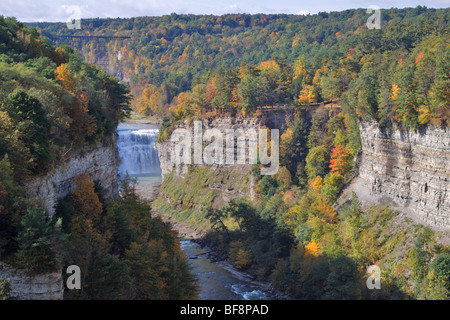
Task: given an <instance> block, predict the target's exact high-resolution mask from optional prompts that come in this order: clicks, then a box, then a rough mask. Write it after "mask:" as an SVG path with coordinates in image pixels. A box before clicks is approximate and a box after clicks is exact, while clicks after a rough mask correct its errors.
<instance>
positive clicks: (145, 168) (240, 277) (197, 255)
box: [117, 123, 271, 300]
mask: <svg viewBox="0 0 450 320" xmlns="http://www.w3.org/2000/svg"><path fill="white" fill-rule="evenodd" d="M117 133H118V141H117V146H118V151H119V156H120V158H121V163H120V165H119V175H120V176H123V175H125V174H126V173H127V172H128V174H129V175H130V176H132V177H133V178H135V179H136V190H137V191H138V193H139V194H140V195H141V196H143V197H145V198H147V199H148V200H153V198H154V194H155V193H157V191H158V190H157V189H158V188H159V185H160V183H161V180H162V177H161V167H160V165H161V164H160V160H159V158H158V152H157V150H156V148H155V141H156V137H157V135H158V127H157V126H155V125H151V124H147V123H140V124H129V123H121V124H120V125H119V127H118V128H117ZM165 218H166V220H167V217H165ZM169 219H170V220H172V221H171V222H172V226H173V228H174V229H175V230H177V229H178V230H177V231H179V240H180V245H181V248H182V250H183V251H184V253H185V255H186V257H187V258H188V260H189V264H190V266H191V268H192V272H193V274H194V275H195V277H196V278H197V279H198V284H199V296H198V298H199V299H200V300H266V299H270V298H271V297H270V293H268V292H269V291H270V284H267V283H259V282H254V281H253V280H252V278H251V277H250V276H249V275H247V274H245V273H242V272H240V271H238V270H236V269H235V268H233V267H232V266H231V264H229V263H227V262H224V261H219V262H213V261H211V259H210V253H211V251H210V249H208V247H205V246H202V245H200V243H199V242H198V241H194V239H192V234H193V233H194V232H195V231H194V230H189V227H188V226H186V225H182V224H180V223H179V222H175V223H173V219H172V218H170V217H169ZM180 228H184V229H183V230H184V231H185V232H183V231H181V230H179V229H180ZM186 230H188V231H187V232H186ZM180 231H181V232H180Z"/></svg>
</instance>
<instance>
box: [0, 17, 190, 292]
mask: <svg viewBox="0 0 450 320" xmlns="http://www.w3.org/2000/svg"><path fill="white" fill-rule="evenodd" d="M0 39H1V42H0V260H1V261H3V262H6V263H9V264H11V265H13V266H16V267H19V268H23V269H25V270H26V272H27V273H28V274H30V275H35V274H41V273H45V272H53V271H62V270H63V269H64V268H66V267H67V266H68V265H72V264H76V265H78V266H79V267H80V268H81V272H82V274H83V284H82V287H83V290H75V291H73V292H66V294H65V297H66V298H68V299H171V298H172V299H179V298H194V297H195V296H196V286H195V280H194V279H193V278H192V276H191V274H190V271H189V268H188V265H187V262H186V260H185V257H184V254H183V253H182V252H181V250H180V247H179V243H178V241H177V238H176V234H175V233H174V232H173V231H172V230H171V229H170V227H169V226H168V225H167V224H165V223H163V222H162V221H161V220H160V219H157V218H152V217H151V216H150V207H149V206H148V205H147V204H146V202H144V201H143V200H142V199H140V198H139V197H138V196H137V195H136V193H135V191H134V186H133V181H131V180H130V179H129V178H128V177H125V178H124V179H123V181H122V185H121V196H120V197H119V198H118V199H115V200H114V199H111V200H107V199H105V197H104V195H103V193H102V192H103V188H102V186H101V184H100V183H99V182H98V181H91V178H90V176H89V175H88V174H87V173H85V174H82V175H79V176H77V177H76V178H75V180H74V188H73V191H72V192H71V194H69V195H68V196H67V197H66V198H64V199H60V200H59V202H58V206H57V208H56V214H55V215H54V216H53V217H49V214H48V212H46V211H45V210H43V209H42V208H40V207H39V205H38V201H37V200H36V199H30V198H28V197H27V196H26V192H25V184H26V183H27V182H28V181H30V180H31V179H33V177H35V176H37V175H43V174H46V173H50V172H51V171H52V170H53V169H54V168H55V167H56V166H57V165H60V164H63V163H64V161H65V160H66V159H68V158H69V157H70V156H71V155H73V154H76V153H77V152H79V151H80V148H82V147H83V146H85V145H87V144H90V145H92V146H93V147H94V146H96V145H97V143H98V142H99V141H102V139H105V138H107V137H108V136H110V135H111V134H112V133H113V132H115V130H116V127H117V125H118V123H119V122H120V121H121V119H123V117H124V116H127V115H128V114H129V111H130V107H129V104H130V99H131V98H130V95H129V91H128V89H127V88H126V87H125V86H124V85H123V84H120V83H119V82H118V80H117V79H116V78H114V77H112V76H110V75H109V74H107V73H106V72H105V70H102V69H99V68H97V67H96V66H94V65H89V64H86V63H84V62H83V60H82V58H81V57H80V56H79V55H78V54H77V53H75V52H74V50H73V49H72V48H70V47H69V46H61V47H53V46H51V45H50V43H49V42H48V40H47V39H45V38H41V37H40V35H39V34H38V33H37V32H36V30H35V29H29V28H26V27H25V26H24V25H23V24H21V23H19V22H17V21H16V20H15V19H14V18H4V17H2V16H0ZM64 274H65V273H64ZM9 289H10V287H8V284H7V282H6V281H4V279H0V299H4V298H8V297H9V296H8V294H9V293H8V291H9ZM12 298H14V297H12Z"/></svg>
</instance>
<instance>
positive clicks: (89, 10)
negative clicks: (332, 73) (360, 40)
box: [0, 0, 450, 22]
mask: <svg viewBox="0 0 450 320" xmlns="http://www.w3.org/2000/svg"><path fill="white" fill-rule="evenodd" d="M371 5H376V6H379V7H380V8H392V7H396V8H405V7H416V6H418V5H422V6H427V7H429V8H448V7H449V6H450V0H419V1H414V0H413V1H405V0H307V1H305V0H184V1H182V0H0V15H3V16H8V17H10V16H13V17H16V18H17V20H19V21H22V22H43V21H46V22H56V21H59V22H66V21H67V20H68V19H70V18H72V19H78V18H81V19H87V18H97V17H99V18H108V17H109V18H118V17H120V18H130V17H140V16H161V15H166V14H170V13H172V12H176V13H178V14H187V13H191V14H214V15H222V14H227V13H250V14H256V13H267V14H271V13H288V14H308V13H311V14H314V13H318V12H319V11H327V12H330V11H342V10H346V9H354V8H368V7H369V6H371Z"/></svg>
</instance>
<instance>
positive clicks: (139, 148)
mask: <svg viewBox="0 0 450 320" xmlns="http://www.w3.org/2000/svg"><path fill="white" fill-rule="evenodd" d="M117 133H118V134H119V140H118V142H117V146H118V148H119V156H120V158H121V159H122V163H121V164H120V166H119V174H120V175H121V176H124V175H125V174H126V172H128V173H129V174H130V175H132V176H158V175H160V174H161V168H160V163H159V158H158V152H157V151H156V148H155V140H156V137H157V136H158V129H156V128H148V126H147V127H146V126H140V125H127V124H120V125H119V127H118V128H117Z"/></svg>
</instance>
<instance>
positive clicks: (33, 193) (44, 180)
mask: <svg viewBox="0 0 450 320" xmlns="http://www.w3.org/2000/svg"><path fill="white" fill-rule="evenodd" d="M116 143H117V137H116V135H113V136H111V137H110V138H105V139H104V140H103V142H102V143H100V144H99V145H98V146H95V147H94V146H87V147H85V148H83V149H82V150H79V151H78V152H76V154H74V155H73V156H71V157H70V158H69V159H68V160H67V161H66V162H65V163H63V164H61V165H59V166H58V167H57V168H56V169H55V170H54V171H52V172H49V173H48V174H47V175H45V176H40V177H35V178H34V179H33V180H31V181H29V182H28V183H27V184H26V191H27V196H28V197H35V198H37V200H38V201H39V202H40V203H41V204H42V206H43V208H45V209H46V210H47V212H48V213H49V215H50V216H52V215H53V213H54V211H55V210H54V206H55V204H56V202H57V199H58V198H61V197H65V196H66V195H68V194H69V193H70V191H72V189H73V187H74V185H73V180H74V178H75V177H76V176H77V175H78V174H81V173H84V172H87V173H89V175H90V176H91V179H92V181H95V180H98V181H100V183H101V185H102V186H103V188H104V191H105V196H106V197H108V198H115V197H117V196H118V184H117V166H118V164H119V154H118V151H117V146H116Z"/></svg>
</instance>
